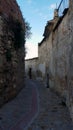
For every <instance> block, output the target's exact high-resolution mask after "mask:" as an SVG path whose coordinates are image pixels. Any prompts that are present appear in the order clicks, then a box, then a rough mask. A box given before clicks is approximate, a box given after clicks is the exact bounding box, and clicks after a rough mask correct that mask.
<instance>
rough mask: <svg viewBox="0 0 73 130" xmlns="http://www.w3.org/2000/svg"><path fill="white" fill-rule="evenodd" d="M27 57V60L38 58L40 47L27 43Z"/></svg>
mask: <svg viewBox="0 0 73 130" xmlns="http://www.w3.org/2000/svg"><path fill="white" fill-rule="evenodd" d="M25 48H26V57H25V59H30V58H34V57H37V56H38V45H36V44H32V43H27V44H25Z"/></svg>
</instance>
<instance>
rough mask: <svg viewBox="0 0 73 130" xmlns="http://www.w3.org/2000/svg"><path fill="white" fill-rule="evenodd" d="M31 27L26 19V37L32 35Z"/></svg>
mask: <svg viewBox="0 0 73 130" xmlns="http://www.w3.org/2000/svg"><path fill="white" fill-rule="evenodd" d="M31 34H32V33H31V27H30V24H29V23H28V22H26V21H25V38H27V39H29V38H30V37H31Z"/></svg>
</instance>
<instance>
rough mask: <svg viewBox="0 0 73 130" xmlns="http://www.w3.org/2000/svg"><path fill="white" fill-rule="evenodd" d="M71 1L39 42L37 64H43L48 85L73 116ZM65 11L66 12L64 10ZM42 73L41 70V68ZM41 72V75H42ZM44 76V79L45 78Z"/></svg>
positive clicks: (72, 23)
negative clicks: (47, 77)
mask: <svg viewBox="0 0 73 130" xmlns="http://www.w3.org/2000/svg"><path fill="white" fill-rule="evenodd" d="M72 10H73V1H72V0H69V9H68V10H64V14H63V16H62V17H56V18H54V19H53V22H54V24H53V28H52V30H51V32H50V35H49V36H48V37H47V38H46V37H44V39H43V40H42V42H41V43H40V44H39V47H38V50H39V54H38V56H39V65H40V64H44V70H45V73H44V76H42V78H43V77H45V78H46V74H47V73H49V79H48V80H49V85H50V87H51V88H53V89H54V90H55V91H57V92H58V93H59V94H60V95H61V96H62V97H63V101H65V102H66V104H67V106H68V107H69V109H70V113H71V117H72V118H73V11H72ZM65 11H66V12H65ZM48 26H49V25H48ZM41 73H42V74H43V70H41ZM42 74H41V75H42ZM45 78H44V79H45Z"/></svg>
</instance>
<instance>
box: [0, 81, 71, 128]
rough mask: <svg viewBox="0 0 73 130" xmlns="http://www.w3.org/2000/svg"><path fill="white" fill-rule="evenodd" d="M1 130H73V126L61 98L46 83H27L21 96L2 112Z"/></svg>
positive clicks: (0, 116)
mask: <svg viewBox="0 0 73 130" xmlns="http://www.w3.org/2000/svg"><path fill="white" fill-rule="evenodd" d="M1 118H2V119H1ZM0 130H73V125H72V122H71V119H70V115H69V112H68V109H67V107H66V106H63V105H62V104H61V98H59V97H58V96H57V95H56V94H55V93H53V92H52V91H50V90H49V88H46V87H45V86H44V85H43V84H42V83H39V82H38V81H33V80H26V87H25V88H24V89H23V90H22V91H21V92H20V94H19V95H18V96H17V97H16V98H15V99H14V100H12V101H11V102H9V103H7V104H6V105H4V106H3V107H2V108H1V109H0Z"/></svg>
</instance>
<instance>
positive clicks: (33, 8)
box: [17, 0, 61, 58]
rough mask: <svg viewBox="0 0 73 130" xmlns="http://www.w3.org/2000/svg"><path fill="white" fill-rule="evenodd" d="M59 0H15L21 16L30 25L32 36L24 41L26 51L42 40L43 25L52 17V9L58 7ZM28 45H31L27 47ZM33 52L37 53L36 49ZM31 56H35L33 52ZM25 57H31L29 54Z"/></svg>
mask: <svg viewBox="0 0 73 130" xmlns="http://www.w3.org/2000/svg"><path fill="white" fill-rule="evenodd" d="M60 1H61V0H17V2H18V4H19V6H20V9H21V11H22V14H23V17H24V18H25V19H26V21H28V23H29V24H30V26H31V32H32V36H31V38H30V39H27V41H26V48H27V51H28V53H29V51H30V48H37V44H38V43H39V42H40V41H41V40H42V38H43V33H44V28H45V25H46V23H47V21H49V20H50V19H52V18H53V14H54V9H55V8H56V6H57V7H58V5H59V3H60ZM28 46H32V47H29V49H28ZM35 46H36V47H35ZM35 53H37V49H36V51H35ZM27 55H28V54H27ZM31 55H33V54H31ZM33 56H34V57H35V54H34V55H33ZM27 57H29V58H31V57H32V56H30V55H29V56H27Z"/></svg>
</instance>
